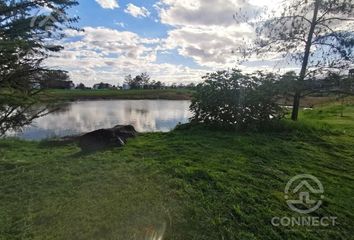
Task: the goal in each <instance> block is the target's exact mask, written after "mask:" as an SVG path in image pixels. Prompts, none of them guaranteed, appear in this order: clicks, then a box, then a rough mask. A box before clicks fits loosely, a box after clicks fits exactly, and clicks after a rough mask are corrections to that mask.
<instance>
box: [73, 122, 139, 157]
mask: <svg viewBox="0 0 354 240" xmlns="http://www.w3.org/2000/svg"><path fill="white" fill-rule="evenodd" d="M136 135H137V132H136V131H135V129H134V127H133V126H130V125H126V126H125V125H117V126H115V127H113V128H109V129H99V130H96V131H93V132H90V133H86V134H84V135H82V136H80V137H79V138H78V142H79V147H80V148H81V150H83V151H97V150H100V149H104V148H108V147H122V146H124V144H125V143H126V142H127V139H128V138H132V137H135V136H136Z"/></svg>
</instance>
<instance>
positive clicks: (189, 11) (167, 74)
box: [47, 0, 280, 85]
mask: <svg viewBox="0 0 354 240" xmlns="http://www.w3.org/2000/svg"><path fill="white" fill-rule="evenodd" d="M278 1H280V0H262V1H261V0H249V1H244V0H193V1H190V0H144V1H137V0H79V2H80V5H79V6H76V7H74V8H72V9H71V10H70V14H71V15H77V16H79V17H80V21H79V23H78V24H77V26H78V27H80V28H82V29H84V30H85V31H84V32H75V31H68V32H67V36H68V37H67V38H66V39H65V40H64V41H63V42H64V47H65V49H64V51H62V52H61V53H60V54H59V55H57V56H55V57H53V58H50V59H49V60H48V61H47V65H48V66H50V67H54V68H61V69H65V70H68V71H69V72H70V75H71V78H72V80H73V81H74V82H75V83H80V82H83V83H84V84H86V85H93V84H94V83H97V82H101V81H103V82H108V83H111V84H114V85H117V84H122V83H123V81H124V77H125V76H126V75H128V74H132V75H135V74H139V73H141V72H148V73H149V74H150V75H151V76H152V78H153V79H155V80H160V81H163V82H165V83H180V82H183V83H189V82H198V81H201V77H202V76H203V75H205V74H206V73H207V72H211V71H215V70H220V69H228V68H233V67H237V68H241V69H244V70H245V71H253V70H259V69H260V68H264V69H269V67H270V66H271V65H272V63H273V62H274V61H277V60H276V58H274V59H267V61H265V62H262V61H254V64H252V63H248V64H245V65H238V64H237V56H235V54H233V53H232V52H233V51H234V50H236V49H237V48H238V47H240V46H241V45H242V44H243V41H244V40H245V39H246V40H247V39H252V37H253V36H254V32H253V30H252V29H251V28H250V27H249V26H247V25H244V24H243V25H242V24H241V25H240V24H236V22H235V21H234V19H233V14H234V12H235V11H236V10H237V9H243V10H245V11H250V12H251V11H254V10H257V9H258V8H259V7H261V6H271V5H274V4H275V3H277V2H278Z"/></svg>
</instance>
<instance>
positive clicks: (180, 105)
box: [20, 100, 190, 139]
mask: <svg viewBox="0 0 354 240" xmlns="http://www.w3.org/2000/svg"><path fill="white" fill-rule="evenodd" d="M188 106H189V102H183V101H174V102H171V101H164V100H150V101H148V100H146V101H133V100H129V101H125V100H119V101H87V102H76V103H66V104H61V105H59V106H58V105H57V106H56V107H59V108H58V110H57V111H56V112H55V114H50V115H47V116H45V117H43V118H41V119H38V120H36V124H35V126H34V127H32V128H28V129H27V130H26V132H25V134H24V135H23V136H24V137H25V138H31V139H43V138H45V137H46V136H48V135H49V136H54V135H55V136H65V135H70V134H79V133H83V132H89V131H93V130H97V129H100V128H110V127H113V126H115V125H118V124H131V125H133V126H134V127H135V128H136V129H137V130H138V131H139V132H150V131H168V130H170V129H172V128H174V127H175V126H176V124H177V123H178V122H186V121H188V118H189V117H190V112H189V110H188ZM20 137H21V136H20Z"/></svg>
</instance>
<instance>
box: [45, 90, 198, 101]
mask: <svg viewBox="0 0 354 240" xmlns="http://www.w3.org/2000/svg"><path fill="white" fill-rule="evenodd" d="M41 94H42V98H44V99H54V100H56V101H57V100H69V101H73V100H93V99H132V100H135V99H136V100H140V99H166V100H189V99H191V97H192V94H193V91H191V90H188V89H157V90H148V89H144V90H90V89H88V90H60V89H55V90H46V91H44V92H43V93H41Z"/></svg>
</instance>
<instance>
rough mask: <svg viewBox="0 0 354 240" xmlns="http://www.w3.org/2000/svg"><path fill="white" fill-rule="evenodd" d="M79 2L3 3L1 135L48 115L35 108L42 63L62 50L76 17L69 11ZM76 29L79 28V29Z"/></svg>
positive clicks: (0, 15) (0, 8)
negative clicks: (65, 32) (65, 37)
mask: <svg viewBox="0 0 354 240" xmlns="http://www.w3.org/2000/svg"><path fill="white" fill-rule="evenodd" d="M77 4H78V2H77V1H76V0H34V1H33V0H0V136H1V135H3V134H5V133H6V132H7V131H9V130H16V129H19V128H22V127H23V126H24V125H27V124H30V123H31V122H32V120H33V119H35V118H37V117H39V116H41V115H43V114H46V113H47V112H48V109H47V108H46V107H40V108H34V107H33V106H34V105H36V104H37V103H38V99H37V97H36V96H37V93H38V85H39V81H40V79H41V76H43V75H45V74H47V73H48V71H49V70H48V69H46V68H44V67H43V64H42V63H43V61H44V60H45V59H46V58H47V57H48V56H50V55H51V53H53V52H58V51H60V50H61V49H62V46H61V45H60V43H59V40H60V39H62V38H63V37H64V36H65V35H64V31H65V30H66V29H76V28H74V27H73V26H72V24H73V23H75V22H77V20H78V19H77V18H76V17H72V18H70V17H69V16H68V13H67V10H68V9H69V8H70V7H72V6H75V5H77ZM76 30H77V29H76Z"/></svg>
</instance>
